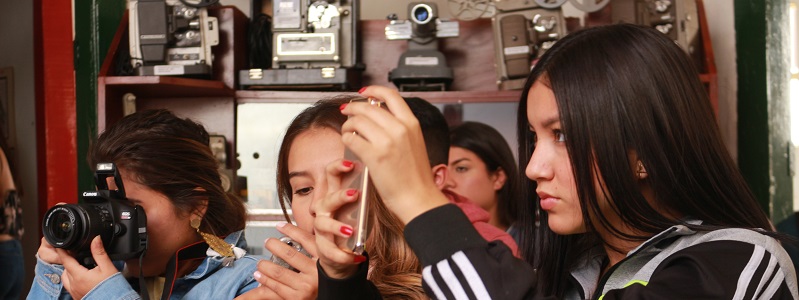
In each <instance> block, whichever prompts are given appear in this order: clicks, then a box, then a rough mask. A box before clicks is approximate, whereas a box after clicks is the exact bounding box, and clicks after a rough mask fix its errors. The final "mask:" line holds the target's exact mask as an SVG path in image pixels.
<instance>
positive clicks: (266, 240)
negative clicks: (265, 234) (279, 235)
mask: <svg viewBox="0 0 799 300" xmlns="http://www.w3.org/2000/svg"><path fill="white" fill-rule="evenodd" d="M269 239H271V238H266V239H265V240H264V248H266V242H268V241H269Z"/></svg>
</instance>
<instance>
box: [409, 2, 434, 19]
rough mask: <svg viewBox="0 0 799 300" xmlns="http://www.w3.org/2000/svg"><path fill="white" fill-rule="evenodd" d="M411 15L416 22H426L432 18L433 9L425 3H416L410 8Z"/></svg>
mask: <svg viewBox="0 0 799 300" xmlns="http://www.w3.org/2000/svg"><path fill="white" fill-rule="evenodd" d="M411 15H412V16H413V21H414V22H416V23H417V24H426V23H427V22H430V20H431V19H432V18H433V9H432V8H431V7H430V6H429V5H427V4H417V5H416V6H414V7H413V9H411Z"/></svg>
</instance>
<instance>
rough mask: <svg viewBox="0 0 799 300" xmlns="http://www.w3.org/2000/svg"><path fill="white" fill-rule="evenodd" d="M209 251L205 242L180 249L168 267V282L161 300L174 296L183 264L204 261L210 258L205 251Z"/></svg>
mask: <svg viewBox="0 0 799 300" xmlns="http://www.w3.org/2000/svg"><path fill="white" fill-rule="evenodd" d="M206 250H208V244H206V243H205V241H200V242H196V243H194V244H190V245H188V246H185V247H183V248H180V250H178V251H177V252H175V255H173V256H172V257H171V258H170V259H169V263H167V265H166V281H165V282H164V292H163V294H161V299H162V300H166V299H169V297H170V296H172V289H173V288H174V285H175V280H177V276H178V267H179V266H180V264H181V263H182V262H185V261H190V260H196V259H204V258H206V257H208V256H207V255H206V254H205V251H206Z"/></svg>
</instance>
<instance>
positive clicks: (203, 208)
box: [191, 199, 208, 220]
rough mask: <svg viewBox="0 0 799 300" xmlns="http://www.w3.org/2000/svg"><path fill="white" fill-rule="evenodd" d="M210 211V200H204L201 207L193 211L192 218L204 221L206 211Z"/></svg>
mask: <svg viewBox="0 0 799 300" xmlns="http://www.w3.org/2000/svg"><path fill="white" fill-rule="evenodd" d="M206 210H208V199H204V200H203V201H202V202H201V203H200V205H198V206H197V207H195V208H194V210H192V211H191V218H195V217H196V218H199V219H200V220H202V219H203V218H204V217H205V211H206Z"/></svg>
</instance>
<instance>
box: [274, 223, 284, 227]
mask: <svg viewBox="0 0 799 300" xmlns="http://www.w3.org/2000/svg"><path fill="white" fill-rule="evenodd" d="M275 226H277V227H280V228H283V226H286V222H277V224H275Z"/></svg>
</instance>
